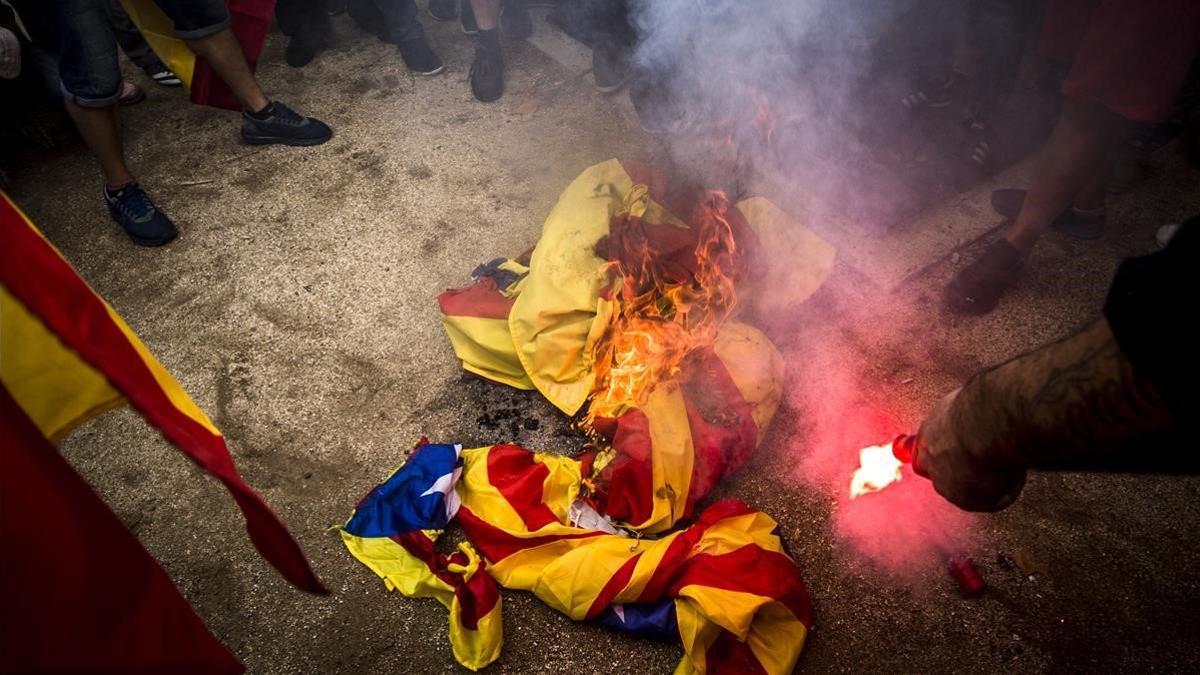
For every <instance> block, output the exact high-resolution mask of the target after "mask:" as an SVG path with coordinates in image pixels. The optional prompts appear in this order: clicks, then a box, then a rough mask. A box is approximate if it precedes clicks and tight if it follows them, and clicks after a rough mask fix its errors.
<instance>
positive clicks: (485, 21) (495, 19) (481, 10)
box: [471, 0, 500, 30]
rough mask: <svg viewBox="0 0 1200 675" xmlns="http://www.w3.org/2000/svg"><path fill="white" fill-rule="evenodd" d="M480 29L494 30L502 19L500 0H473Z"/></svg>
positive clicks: (472, 6)
mask: <svg viewBox="0 0 1200 675" xmlns="http://www.w3.org/2000/svg"><path fill="white" fill-rule="evenodd" d="M471 9H472V10H473V11H474V12H475V23H476V24H478V25H479V30H492V29H493V28H495V27H496V25H497V23H499V21H500V0H471Z"/></svg>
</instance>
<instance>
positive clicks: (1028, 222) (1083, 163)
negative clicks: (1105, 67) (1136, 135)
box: [1004, 98, 1122, 254]
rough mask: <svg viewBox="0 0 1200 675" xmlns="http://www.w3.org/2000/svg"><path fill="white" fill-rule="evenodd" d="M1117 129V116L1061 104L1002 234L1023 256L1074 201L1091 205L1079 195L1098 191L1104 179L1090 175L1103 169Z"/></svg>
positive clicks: (1073, 103)
mask: <svg viewBox="0 0 1200 675" xmlns="http://www.w3.org/2000/svg"><path fill="white" fill-rule="evenodd" d="M1121 124H1122V119H1121V118H1120V117H1119V116H1118V115H1116V114H1115V113H1112V112H1110V111H1108V110H1106V109H1104V108H1102V107H1100V106H1096V105H1090V104H1086V103H1081V102H1079V101H1075V100H1073V99H1069V98H1068V99H1066V100H1065V102H1064V105H1063V111H1062V114H1061V115H1059V118H1058V124H1057V125H1055V127H1054V131H1053V132H1051V134H1050V138H1049V139H1047V140H1046V145H1045V146H1043V148H1042V152H1041V154H1040V156H1039V157H1038V162H1037V167H1036V168H1035V169H1034V173H1033V183H1032V185H1030V187H1029V193H1028V194H1027V195H1026V196H1025V203H1024V205H1022V207H1021V212H1020V213H1019V214H1017V219H1016V221H1015V222H1014V223H1013V226H1012V227H1011V228H1010V229H1009V230H1008V231H1007V232H1005V233H1004V237H1005V238H1006V239H1008V241H1009V243H1011V244H1012V245H1013V246H1014V247H1015V248H1016V249H1017V250H1018V251H1020V252H1021V253H1022V254H1028V253H1029V252H1030V251H1031V250H1032V249H1033V245H1034V244H1035V243H1037V240H1038V238H1039V237H1041V236H1042V234H1043V233H1045V232H1046V230H1047V229H1049V228H1050V224H1051V223H1052V222H1054V219H1055V218H1056V217H1058V215H1059V214H1060V213H1062V212H1063V210H1064V209H1066V208H1067V207H1068V206H1070V205H1071V204H1072V202H1074V201H1075V200H1076V197H1081V196H1082V197H1085V198H1087V199H1092V200H1094V199H1095V194H1092V195H1085V194H1081V193H1083V192H1084V191H1085V189H1086V188H1088V187H1089V185H1090V184H1100V185H1102V182H1103V180H1104V177H1103V176H1097V175H1096V174H1097V173H1099V172H1098V170H1097V166H1099V165H1102V164H1105V162H1104V160H1105V158H1106V156H1107V154H1108V150H1109V148H1110V146H1111V145H1112V141H1113V139H1114V137H1115V136H1116V134H1117V131H1118V130H1119V129H1120V127H1121ZM1104 173H1106V172H1104ZM1092 189H1093V190H1094V189H1095V185H1092Z"/></svg>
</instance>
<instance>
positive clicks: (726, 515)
mask: <svg viewBox="0 0 1200 675" xmlns="http://www.w3.org/2000/svg"><path fill="white" fill-rule="evenodd" d="M668 204H669V205H670V206H669V207H668ZM797 246H799V247H801V248H800V249H796V248H795V247H797ZM764 250H778V251H789V253H790V255H788V257H787V260H786V261H785V265H774V266H773V265H772V264H771V261H770V259H769V258H765V257H755V252H757V251H764ZM832 262H833V250H832V248H831V247H829V246H828V245H827V244H825V243H824V242H822V241H820V240H819V238H817V237H816V236H815V235H813V234H812V233H811V232H808V231H807V230H805V229H804V228H802V227H800V226H799V225H798V224H795V223H794V222H790V221H788V220H787V219H786V217H785V216H783V214H782V212H780V211H778V209H775V208H774V207H773V206H772V205H770V204H769V202H766V201H765V200H762V199H749V200H744V201H742V202H739V203H738V204H730V203H729V202H728V201H727V200H726V199H725V198H724V196H723V195H720V194H719V193H706V194H703V195H701V198H700V199H693V200H691V201H681V200H677V199H673V198H671V197H669V196H668V191H667V186H666V181H665V180H664V179H663V178H662V177H661V176H659V175H657V174H654V173H653V172H651V171H649V170H647V169H645V168H644V167H640V166H638V165H634V164H626V163H622V162H619V161H617V160H612V161H609V162H605V163H602V164H598V165H596V166H593V167H591V168H589V169H588V170H586V171H585V172H584V173H583V174H581V175H580V176H579V177H578V178H576V179H575V180H574V181H573V182H572V183H571V184H570V185H569V186H568V187H567V188H566V190H565V191H564V192H563V193H562V195H561V197H560V199H559V202H558V204H557V205H556V206H555V207H554V209H553V210H552V211H551V213H550V215H549V216H548V217H547V219H546V223H545V225H544V228H543V232H542V237H541V239H540V241H539V242H538V245H537V247H536V248H535V249H534V251H533V253H532V255H531V256H530V257H529V258H528V259H525V258H522V259H518V260H508V261H503V260H501V261H493V262H492V263H489V264H487V265H484V266H481V267H480V268H478V269H477V270H476V272H475V273H474V274H473V275H472V276H474V277H475V279H476V283H475V285H473V286H470V287H468V288H465V289H458V290H452V291H447V292H446V293H443V294H442V295H441V296H440V297H439V298H438V301H439V304H440V305H441V309H442V313H443V323H444V325H445V328H446V331H447V334H448V335H449V337H450V340H451V343H452V344H453V346H454V349H455V353H456V354H457V355H458V357H459V358H460V359H461V360H462V362H463V367H464V368H465V369H467V370H469V371H471V372H474V373H476V374H479V375H481V376H484V377H488V378H490V379H493V380H496V381H499V382H502V383H505V384H509V385H511V386H515V387H519V388H532V389H536V390H538V391H539V392H541V393H542V394H543V395H544V396H545V397H546V398H547V399H548V400H550V401H551V402H552V403H553V404H554V405H555V406H557V407H558V408H559V409H561V410H562V411H563V412H564V413H566V414H568V415H572V416H573V415H576V414H577V413H580V412H581V411H583V412H585V414H584V415H583V416H582V420H583V422H582V423H583V425H584V426H585V429H586V430H587V431H588V432H589V434H591V435H592V437H593V439H594V441H595V442H594V448H593V449H590V450H588V451H587V452H585V453H584V454H582V455H580V456H579V457H577V458H573V459H572V458H566V457H561V456H555V455H547V454H538V453H530V452H528V451H527V450H525V449H523V448H518V447H516V446H507V445H497V446H490V447H484V448H475V449H470V450H463V451H462V453H461V459H462V463H463V470H462V476H461V478H460V479H459V480H458V482H457V485H456V487H455V490H456V493H457V495H458V499H459V500H460V502H461V508H460V509H459V510H458V512H457V516H456V518H455V520H456V522H458V523H459V524H460V525H461V526H462V527H463V530H464V532H465V533H466V534H467V536H468V537H469V539H470V540H471V542H472V543H473V544H474V546H471V547H469V548H468V549H463V551H464V555H468V557H470V558H471V559H474V558H473V557H472V554H473V552H474V551H475V547H478V551H479V553H478V554H474V555H479V556H480V557H481V558H482V560H484V561H486V563H487V565H486V567H485V568H483V569H485V570H486V573H487V574H489V575H490V576H491V577H492V578H494V579H495V580H496V582H498V583H499V584H500V585H501V586H504V587H506V588H513V589H521V590H528V591H531V592H533V593H534V594H536V595H537V596H538V597H539V598H541V599H542V600H543V601H545V602H546V603H547V604H549V605H551V606H552V607H555V608H556V609H558V610H559V611H561V612H563V613H565V614H567V615H568V616H571V617H572V618H574V619H577V620H596V621H600V622H602V623H605V624H606V625H610V626H612V627H614V628H616V629H618V630H625V631H633V632H639V633H641V634H651V635H660V636H661V635H663V634H664V633H666V634H673V635H675V636H676V637H677V639H680V640H681V641H682V643H683V645H684V651H685V656H684V659H683V661H682V662H681V664H680V667H681V668H682V669H684V670H688V671H692V670H696V671H705V670H707V669H712V670H715V671H719V670H728V669H733V668H735V667H743V666H751V665H753V666H754V667H757V668H760V669H762V670H765V671H766V672H771V673H776V672H790V670H791V668H792V667H793V666H794V664H795V661H796V658H797V657H798V656H799V653H800V650H801V648H802V646H803V644H804V639H805V637H806V635H807V629H808V625H809V614H808V601H807V596H806V594H805V592H804V586H803V582H802V581H801V579H800V576H799V572H798V570H797V568H796V566H795V564H794V563H793V562H792V561H791V559H790V558H788V557H787V555H786V554H785V553H784V552H783V550H782V542H781V541H780V540H779V538H778V536H776V535H775V534H773V533H772V532H773V530H774V528H775V523H774V521H772V520H771V519H770V518H768V517H767V516H766V515H764V514H761V513H758V512H756V511H753V510H751V509H748V508H747V507H745V506H744V505H741V504H739V503H736V502H721V503H718V504H714V505H712V506H710V507H709V508H708V509H706V510H704V511H703V512H702V513H700V514H698V515H695V514H694V510H695V507H696V504H697V503H698V502H700V500H702V499H704V498H705V497H706V496H707V495H708V494H709V493H710V492H711V490H712V489H713V487H714V486H715V485H716V483H717V482H718V481H719V480H720V479H721V478H722V477H724V476H725V475H727V474H728V473H730V472H732V471H734V470H736V469H737V468H738V467H739V466H741V465H742V463H744V462H745V460H746V459H747V458H748V457H749V455H750V453H751V452H753V451H754V449H755V448H756V447H757V446H758V444H759V442H760V440H761V438H762V436H763V433H764V432H765V430H766V427H767V426H768V425H769V424H770V421H771V419H772V417H773V416H774V414H775V411H776V409H777V407H778V405H779V401H780V398H781V394H782V380H783V368H782V360H781V357H780V355H779V353H778V351H777V350H776V349H775V347H774V346H773V345H772V344H771V343H770V341H769V340H768V339H767V338H766V337H765V336H764V335H763V334H762V333H760V332H759V331H758V330H756V329H754V328H753V327H751V326H749V325H747V324H745V323H741V322H738V321H737V320H736V319H735V316H734V315H735V312H736V310H737V308H738V307H739V306H740V305H741V304H746V303H745V302H744V300H745V299H748V300H749V303H750V304H753V303H754V302H755V300H756V298H755V295H754V293H753V290H754V289H755V286H756V284H759V283H763V282H764V280H766V279H769V280H770V281H769V282H768V283H775V284H780V285H781V286H782V287H783V288H785V289H787V291H788V292H790V293H791V294H792V295H791V296H790V297H791V298H792V299H793V300H794V301H797V302H798V301H800V300H802V299H803V298H804V297H807V295H809V294H811V293H812V292H813V291H815V290H816V288H817V287H818V286H820V284H821V282H822V281H823V279H824V277H825V276H826V275H827V274H828V273H829V270H830V268H831V267H832ZM742 292H744V293H742ZM739 293H742V299H739ZM780 295H785V294H780ZM777 297H778V296H777ZM585 406H586V408H587V409H586V411H585V410H584V408H585ZM420 452H421V451H418V454H417V457H418V458H419V457H420ZM412 461H413V460H410V462H412ZM408 466H409V465H408V464H406V465H405V466H404V467H401V469H400V470H399V471H398V472H397V474H396V476H400V475H403V474H405V473H406V472H407V471H408ZM394 478H395V476H394V477H393V479H394ZM390 480H391V479H390ZM389 482H390V481H389ZM357 517H358V514H357V513H356V514H355V516H354V517H353V518H352V519H351V523H353V522H354V520H355V519H356V518H357ZM692 517H696V518H698V520H697V521H696V522H695V524H693V525H692V526H691V527H689V528H687V529H685V530H682V531H670V530H671V529H672V528H673V527H674V526H675V525H676V523H678V522H679V521H680V520H682V519H685V518H692ZM347 535H349V536H350V537H356V536H358V535H357V534H356V533H354V532H353V531H352V527H351V526H350V525H348V526H347V528H346V529H345V531H344V532H343V536H344V537H346V536H347ZM434 535H435V536H436V533H434ZM644 535H661V538H658V539H653V540H649V539H643V538H642V537H643V536H644ZM357 541H358V540H357V539H352V538H348V539H347V546H348V547H349V548H350V550H351V552H352V553H353V554H354V555H355V556H356V557H358V558H359V559H360V560H362V561H363V562H364V563H365V564H366V565H367V566H369V567H371V569H373V570H375V571H376V572H377V573H379V574H380V576H382V577H384V579H385V582H386V583H387V584H388V586H389V588H399V589H400V590H401V591H403V592H405V593H407V594H425V593H424V592H422V591H419V590H414V592H413V593H409V590H407V589H416V588H417V587H418V586H419V585H420V583H421V581H420V580H421V579H424V578H427V576H428V575H429V574H435V575H438V576H439V578H442V579H443V580H444V581H446V583H448V584H450V586H453V587H455V588H460V587H459V586H458V584H459V583H460V582H461V581H465V580H466V577H458V576H455V575H458V574H459V571H455V570H463V569H466V568H464V567H462V566H461V565H458V566H456V567H454V568H453V569H451V568H450V567H448V566H447V565H448V563H446V561H444V560H442V559H440V558H428V557H425V558H423V557H422V556H421V555H418V554H416V553H413V552H412V551H400V549H399V548H397V547H396V546H395V545H394V542H393V543H392V544H388V543H386V542H382V540H381V543H380V546H382V547H383V548H382V549H374V552H373V553H370V554H367V553H364V550H363V549H361V548H360V547H358V544H357V543H356V542H357ZM465 551H470V552H471V553H465ZM377 554H382V555H383V556H384V558H385V559H386V560H390V561H392V562H384V561H381V560H380V559H378V558H376V557H375V556H376V555H377ZM397 561H406V562H397ZM413 561H417V562H419V563H420V564H417V562H413ZM447 573H450V576H449V577H447V576H446V575H447ZM472 578H478V575H476V576H474V577H472ZM454 579H458V581H455V580H454ZM456 593H458V594H459V601H460V603H462V605H463V606H464V607H465V606H466V605H467V604H469V603H468V602H467V601H466V600H465V599H464V596H462V595H461V593H462V592H461V591H456ZM497 607H498V605H497ZM497 611H498V609H497ZM454 612H455V610H454V609H453V607H452V608H451V614H452V616H451V626H452V628H451V640H452V642H453V643H454V645H455V653H456V655H458V656H459V660H460V662H461V663H463V664H464V665H467V666H468V667H471V668H476V667H480V666H481V665H484V664H482V663H481V662H480V660H479V659H478V658H475V657H474V656H471V657H470V658H467V659H464V658H462V654H464V653H468V655H470V654H476V655H477V654H486V655H489V656H491V657H492V658H494V656H493V654H495V655H498V653H499V652H498V644H497V645H496V647H497V649H496V651H494V652H493V651H492V650H490V649H473V650H472V649H468V648H466V645H467V643H466V642H462V641H461V640H464V639H466V638H470V640H476V639H477V638H480V637H481V634H480V633H478V632H476V633H470V632H466V631H463V630H460V629H458V628H455V626H456V624H457V623H458V622H459V618H458V616H457V615H455V613H454ZM478 625H482V624H478ZM456 631H457V632H456ZM456 635H457V637H456ZM496 639H497V640H498V639H499V637H498V635H497V637H496Z"/></svg>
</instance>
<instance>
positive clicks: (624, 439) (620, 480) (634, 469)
mask: <svg viewBox="0 0 1200 675" xmlns="http://www.w3.org/2000/svg"><path fill="white" fill-rule="evenodd" d="M651 445H652V444H651V441H650V422H649V420H647V419H646V414H645V413H643V412H642V411H641V410H630V411H629V412H627V413H625V414H624V415H621V416H620V417H619V418H617V420H616V433H614V434H613V440H612V447H613V449H614V450H616V451H617V456H616V457H615V458H614V459H613V460H612V461H611V462H609V463H608V464H607V465H606V466H605V467H604V469H602V470H601V471H600V477H599V478H600V480H599V484H600V489H601V492H602V493H603V497H604V509H603V512H604V515H606V516H608V517H610V518H612V519H614V520H619V521H621V522H625V523H635V524H636V523H644V522H646V519H648V518H649V517H650V516H651V514H653V513H654V469H653V466H652V464H651V460H650V457H651V453H650V450H651Z"/></svg>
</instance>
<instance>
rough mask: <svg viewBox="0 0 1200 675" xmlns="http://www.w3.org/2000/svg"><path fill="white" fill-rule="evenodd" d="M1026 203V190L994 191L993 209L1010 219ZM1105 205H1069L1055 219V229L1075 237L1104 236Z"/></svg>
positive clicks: (1097, 237)
mask: <svg viewBox="0 0 1200 675" xmlns="http://www.w3.org/2000/svg"><path fill="white" fill-rule="evenodd" d="M1024 203H1025V190H1015V189H1012V188H1004V189H1001V190H993V191H992V209H994V210H995V211H996V213H999V214H1000V215H1002V216H1004V217H1005V218H1008V219H1009V220H1010V221H1013V220H1016V219H1017V214H1019V213H1020V212H1021V205H1022V204H1024ZM1104 215H1105V211H1104V207H1103V206H1102V207H1100V208H1098V209H1090V210H1082V209H1077V208H1075V207H1074V206H1068V207H1067V210H1066V211H1063V212H1062V213H1060V214H1059V215H1058V217H1057V218H1055V219H1054V222H1053V223H1052V225H1053V227H1054V229H1056V230H1058V231H1059V232H1062V233H1063V234H1065V235H1067V236H1069V237H1072V238H1074V239H1082V240H1085V241H1086V240H1091V239H1099V238H1100V237H1102V236H1104Z"/></svg>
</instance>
